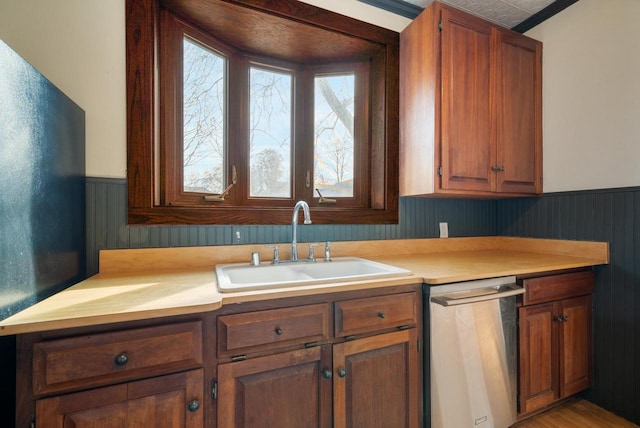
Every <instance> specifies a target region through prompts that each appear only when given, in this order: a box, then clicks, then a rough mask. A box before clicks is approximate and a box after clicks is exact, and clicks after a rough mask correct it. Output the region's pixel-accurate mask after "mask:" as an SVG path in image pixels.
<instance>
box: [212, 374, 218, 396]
mask: <svg viewBox="0 0 640 428" xmlns="http://www.w3.org/2000/svg"><path fill="white" fill-rule="evenodd" d="M217 398H218V381H217V380H215V379H211V399H212V400H215V399H217Z"/></svg>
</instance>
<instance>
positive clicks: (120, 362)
mask: <svg viewBox="0 0 640 428" xmlns="http://www.w3.org/2000/svg"><path fill="white" fill-rule="evenodd" d="M113 362H114V363H116V366H124V365H126V364H127V363H128V362H129V356H128V355H127V353H126V352H121V353H119V354H118V355H116V356H115V358H114V359H113Z"/></svg>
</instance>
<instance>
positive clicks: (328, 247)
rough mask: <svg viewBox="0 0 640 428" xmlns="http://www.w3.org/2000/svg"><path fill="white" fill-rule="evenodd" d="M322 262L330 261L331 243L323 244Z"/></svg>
mask: <svg viewBox="0 0 640 428" xmlns="http://www.w3.org/2000/svg"><path fill="white" fill-rule="evenodd" d="M324 261H325V262H330V261H331V242H329V241H327V242H325V243H324Z"/></svg>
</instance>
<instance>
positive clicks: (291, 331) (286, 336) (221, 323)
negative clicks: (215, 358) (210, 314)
mask: <svg viewBox="0 0 640 428" xmlns="http://www.w3.org/2000/svg"><path fill="white" fill-rule="evenodd" d="M328 338H329V305H327V304H319V305H307V306H299V307H295V308H283V309H269V310H265V311H257V312H247V313H242V314H234V315H223V316H219V317H218V355H219V356H220V357H228V356H236V355H243V354H247V353H249V352H258V351H262V350H266V349H275V348H283V347H287V346H294V345H298V344H305V343H311V342H320V341H326V340H328Z"/></svg>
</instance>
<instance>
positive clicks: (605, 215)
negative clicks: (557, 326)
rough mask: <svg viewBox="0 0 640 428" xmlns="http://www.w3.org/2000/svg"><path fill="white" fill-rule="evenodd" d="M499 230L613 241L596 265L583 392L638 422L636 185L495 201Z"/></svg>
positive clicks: (639, 197)
mask: <svg viewBox="0 0 640 428" xmlns="http://www.w3.org/2000/svg"><path fill="white" fill-rule="evenodd" d="M496 214H497V224H498V230H497V232H498V234H499V235H508V236H525V237H534V238H553V239H577V240H584V241H607V242H609V243H610V257H611V263H610V264H609V265H607V266H604V267H599V268H597V269H596V291H595V295H594V317H593V324H594V335H593V339H594V387H593V388H592V389H591V391H590V392H589V394H588V398H589V399H591V400H592V401H593V402H595V403H596V404H598V405H600V406H602V407H604V408H606V409H608V410H611V411H613V412H615V413H617V414H619V415H621V416H623V417H624V418H626V419H628V420H631V421H633V422H634V423H636V424H640V406H638V403H640V368H639V367H640V365H639V363H640V188H635V187H634V188H623V189H613V190H593V191H585V192H568V193H556V194H549V195H545V196H544V197H542V198H540V199H515V200H501V201H497V212H496Z"/></svg>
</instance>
